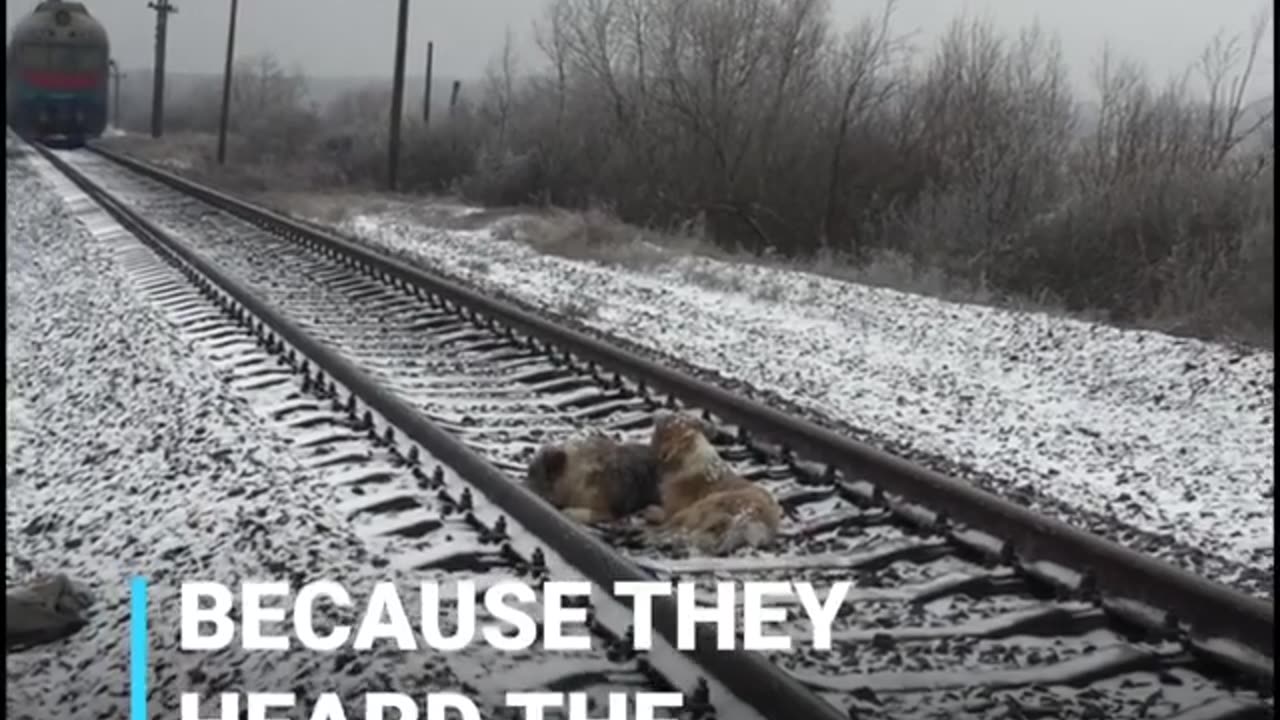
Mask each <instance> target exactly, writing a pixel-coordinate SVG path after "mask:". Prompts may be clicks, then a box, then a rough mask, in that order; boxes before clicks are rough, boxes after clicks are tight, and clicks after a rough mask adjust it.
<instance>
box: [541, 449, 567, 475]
mask: <svg viewBox="0 0 1280 720" xmlns="http://www.w3.org/2000/svg"><path fill="white" fill-rule="evenodd" d="M568 462H569V453H567V452H565V450H564V448H562V447H560V446H559V445H556V446H554V447H549V448H547V449H545V450H543V451H542V467H543V468H545V469H546V471H547V474H548V475H552V476H555V475H559V474H560V473H562V472H564V466H565V465H566V464H568Z"/></svg>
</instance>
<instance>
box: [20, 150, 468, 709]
mask: <svg viewBox="0 0 1280 720" xmlns="http://www.w3.org/2000/svg"><path fill="white" fill-rule="evenodd" d="M10 142H12V141H10ZM8 151H9V159H8V162H7V163H6V177H5V180H6V189H7V191H8V202H7V203H6V237H5V244H6V251H7V252H6V256H7V268H6V277H7V280H8V282H7V300H8V305H7V308H6V322H7V326H6V331H7V336H8V337H7V339H8V349H7V354H6V380H7V382H6V390H7V393H6V415H7V416H8V417H7V420H8V422H7V429H6V439H7V442H6V457H5V469H6V484H5V497H6V516H5V538H6V572H5V580H6V585H7V586H9V587H12V586H13V585H14V584H15V583H19V582H23V581H24V580H26V579H28V578H29V577H31V576H32V575H35V574H45V573H55V572H65V573H66V574H68V575H69V576H70V577H71V578H72V579H73V580H75V581H78V582H80V583H84V584H85V585H87V586H88V588H89V589H90V591H91V592H92V593H93V594H94V595H95V596H96V601H95V604H94V605H93V606H92V607H91V609H90V615H89V624H88V626H87V627H85V628H83V629H82V630H80V631H79V632H78V633H76V634H75V635H73V636H71V637H70V638H68V639H66V640H63V641H61V642H59V643H55V644H51V645H47V646H43V647H39V648H35V649H32V650H28V651H26V652H22V653H16V654H15V653H10V654H6V658H5V671H6V673H5V674H6V685H5V686H6V693H5V694H6V713H7V715H8V717H19V718H21V717H25V718H34V717H49V716H50V715H49V714H48V710H46V708H51V707H56V708H57V709H58V711H57V713H56V715H57V716H58V717H60V718H68V719H76V718H84V719H85V720H89V719H90V718H103V717H116V718H122V717H126V716H127V703H128V678H129V672H128V663H129V651H128V646H127V640H128V637H129V632H128V627H129V581H130V577H131V576H132V575H134V574H145V575H147V576H148V577H149V578H150V580H151V584H152V587H151V601H150V613H149V615H150V617H149V625H150V647H149V655H150V660H151V662H150V683H151V694H150V704H151V708H152V711H151V716H152V717H159V716H161V715H166V716H176V714H177V708H178V692H179V691H184V692H185V691H193V692H201V693H202V694H203V695H204V696H205V697H209V696H211V695H212V694H214V693H218V692H223V691H227V692H251V691H257V692H262V691H266V692H297V693H299V694H301V695H304V696H308V697H312V698H314V697H316V694H317V693H318V692H322V691H333V692H339V693H340V694H342V695H343V696H344V697H346V698H347V699H348V702H351V701H352V699H353V698H354V697H355V696H357V694H359V695H361V696H362V695H363V693H365V692H368V691H377V690H379V689H391V690H394V691H399V692H405V693H410V694H412V695H413V696H414V697H415V698H418V699H419V701H420V702H421V701H422V700H424V699H425V698H424V695H423V693H425V692H427V691H430V690H452V691H463V689H462V688H461V686H460V684H459V682H458V680H457V679H456V677H454V676H453V675H452V674H451V672H450V670H449V668H448V666H446V664H445V662H444V659H443V658H442V657H441V656H439V655H433V654H431V653H430V652H429V651H425V650H424V651H420V652H417V653H407V652H403V651H400V650H398V649H396V648H394V647H388V646H387V645H386V644H385V643H380V644H377V645H375V648H374V651H373V652H364V653H362V654H361V657H360V658H359V659H356V658H355V656H354V654H353V653H352V652H351V651H349V650H345V649H340V650H338V651H336V652H334V653H316V652H307V651H305V650H304V651H295V650H291V651H285V652H256V653H251V654H246V653H244V652H243V651H242V650H237V649H236V644H235V643H233V644H232V646H231V647H230V648H228V649H225V650H222V651H217V652H210V653H200V652H182V651H180V650H179V648H178V604H177V598H178V595H177V590H178V586H177V583H179V582H181V581H189V580H197V579H203V580H213V581H217V582H221V583H225V584H228V585H231V586H232V587H237V586H238V584H239V583H240V582H242V581H246V580H287V581H291V582H293V583H295V586H296V584H297V583H299V582H304V581H307V580H315V579H329V580H336V581H338V582H340V583H343V584H344V585H345V586H346V587H348V588H349V589H350V590H351V592H352V595H353V598H354V599H355V602H356V606H355V607H354V608H351V609H346V610H337V609H331V610H330V613H329V614H327V615H326V614H325V613H323V611H322V612H321V617H320V618H319V620H318V630H319V631H320V632H321V633H322V634H323V633H324V631H325V630H326V629H328V627H331V626H332V625H333V624H334V623H338V622H342V623H347V624H350V623H353V622H354V621H356V620H357V619H358V616H359V615H358V612H357V608H359V607H360V606H361V605H362V599H363V598H364V597H367V592H368V590H369V588H370V587H371V584H372V583H373V582H375V581H379V580H390V581H395V582H397V583H398V585H399V586H400V588H401V592H402V594H403V596H404V597H405V598H406V602H407V603H408V602H409V601H410V599H411V598H412V597H415V596H416V594H411V593H410V590H409V588H410V587H412V586H413V585H412V583H411V582H410V580H411V578H409V577H407V576H404V575H400V574H398V573H396V572H394V571H393V570H392V569H390V568H381V569H375V567H374V566H375V564H374V563H371V562H370V558H369V557H368V555H367V551H366V549H365V547H364V545H363V544H362V542H361V541H360V540H359V538H358V537H356V536H355V534H354V533H353V532H352V531H351V530H350V529H349V527H348V526H347V524H346V523H345V522H343V521H342V519H341V518H338V517H337V516H336V515H334V514H332V513H331V512H330V510H329V509H328V508H327V507H326V503H325V502H324V497H325V489H324V488H323V487H318V486H317V485H316V484H315V483H314V480H315V476H314V475H313V474H311V473H310V472H309V471H306V470H304V469H303V468H302V466H301V465H300V464H299V463H298V462H297V461H296V459H295V458H294V457H293V456H291V455H290V454H289V452H288V449H287V448H285V447H283V446H282V445H281V441H280V440H279V439H278V437H277V436H274V435H271V434H269V433H268V432H267V431H266V429H265V427H264V425H263V424H262V423H261V422H260V421H259V420H258V419H257V418H256V417H255V416H254V415H253V413H252V411H251V409H250V408H249V407H248V406H247V404H246V402H245V401H244V400H242V399H241V398H238V397H236V396H234V395H233V394H232V393H231V391H230V390H229V389H228V387H227V386H226V385H225V384H224V383H223V382H221V380H220V378H219V376H218V375H217V374H216V373H215V371H214V369H213V366H212V365H211V364H210V363H209V362H208V361H206V360H205V359H203V358H202V357H198V356H193V354H192V350H191V348H190V347H188V346H187V345H186V344H185V343H182V342H180V341H179V340H178V339H177V338H176V337H175V336H174V335H173V334H172V333H171V332H170V330H169V329H168V327H167V326H165V325H163V324H162V323H161V322H160V320H159V315H158V314H157V313H156V312H155V311H154V310H153V309H152V308H151V307H149V306H147V305H145V304H144V301H142V300H140V299H139V298H138V296H136V295H134V294H133V293H132V292H130V291H129V290H127V289H126V288H127V285H126V282H125V276H124V275H123V271H122V270H120V269H118V267H117V266H116V265H115V264H114V259H113V258H112V257H111V256H110V255H109V254H108V253H107V252H106V250H105V249H104V248H103V247H102V246H100V245H96V244H95V242H94V240H93V238H91V237H90V235H89V234H88V233H87V232H86V230H85V229H84V226H83V225H81V224H79V223H77V222H76V220H75V218H74V217H73V216H72V215H71V214H70V213H69V212H68V209H67V206H66V205H65V204H64V203H62V202H61V201H60V200H59V198H58V197H57V196H56V195H55V192H54V191H53V190H52V189H51V186H50V185H49V184H48V183H46V182H45V181H44V179H43V178H41V177H40V176H39V175H38V174H37V173H36V172H35V171H33V169H32V163H33V162H34V161H33V160H31V159H29V158H14V157H13V153H14V150H13V148H12V147H10V148H9V149H8ZM41 164H43V161H41ZM321 607H322V608H323V606H321ZM408 607H409V612H410V618H411V619H412V618H414V617H416V615H417V613H416V611H414V610H413V609H412V605H411V604H410V605H408ZM469 652H470V651H459V652H455V653H451V654H450V657H449V662H450V663H451V664H452V663H457V662H466V661H467V660H466V658H467V657H468V653H469ZM161 707H164V708H165V711H163V712H162V711H161V710H160V708H161ZM348 707H350V708H360V707H363V701H360V702H359V703H357V704H349V705H348ZM482 713H483V714H484V716H485V717H490V716H491V714H490V712H489V710H488V709H485V708H482ZM216 715H217V713H216V712H215V711H214V710H213V709H212V708H211V707H205V708H204V709H203V711H202V713H201V716H202V717H213V716H216Z"/></svg>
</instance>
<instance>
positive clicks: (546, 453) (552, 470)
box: [524, 444, 569, 500]
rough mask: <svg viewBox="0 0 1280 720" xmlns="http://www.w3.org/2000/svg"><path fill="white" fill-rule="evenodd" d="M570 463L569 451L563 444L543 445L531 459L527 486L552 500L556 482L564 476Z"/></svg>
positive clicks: (526, 478) (526, 479) (527, 473)
mask: <svg viewBox="0 0 1280 720" xmlns="http://www.w3.org/2000/svg"><path fill="white" fill-rule="evenodd" d="M568 464H569V453H568V451H567V450H566V449H565V447H564V446H563V445H556V444H552V445H543V446H542V447H540V448H538V452H537V453H535V454H534V456H533V459H532V460H530V461H529V469H528V471H527V472H526V473H525V480H524V482H525V487H527V488H529V489H530V490H532V491H533V492H534V493H536V494H537V495H539V496H541V497H543V498H546V499H548V500H550V499H551V498H553V497H554V496H555V490H556V483H558V482H559V481H560V478H561V477H563V476H564V472H565V468H566V467H567V466H568Z"/></svg>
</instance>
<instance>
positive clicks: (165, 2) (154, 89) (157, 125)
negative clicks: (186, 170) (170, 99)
mask: <svg viewBox="0 0 1280 720" xmlns="http://www.w3.org/2000/svg"><path fill="white" fill-rule="evenodd" d="M147 7H149V8H151V9H152V10H155V11H156V62H155V70H154V77H153V78H152V81H153V84H152V86H151V137H153V138H158V137H160V136H161V135H163V134H164V55H165V40H166V39H167V37H168V30H169V13H176V12H178V8H177V7H175V6H173V5H170V4H169V0H155V1H154V2H148V3H147Z"/></svg>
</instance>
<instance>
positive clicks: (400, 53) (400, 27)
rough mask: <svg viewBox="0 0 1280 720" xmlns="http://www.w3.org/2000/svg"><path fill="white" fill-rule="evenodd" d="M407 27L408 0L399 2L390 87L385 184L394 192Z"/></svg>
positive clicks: (398, 154) (398, 162) (398, 156)
mask: <svg viewBox="0 0 1280 720" xmlns="http://www.w3.org/2000/svg"><path fill="white" fill-rule="evenodd" d="M408 25H409V0H400V17H399V18H398V20H397V21H396V71H395V78H394V79H393V80H392V87H391V142H390V143H389V146H390V147H389V148H388V150H387V152H388V157H387V184H388V186H389V188H390V189H391V190H392V191H393V192H394V191H395V189H396V176H397V175H398V174H399V170H400V115H401V114H402V113H403V112H404V46H405V35H406V33H407V32H408Z"/></svg>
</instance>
